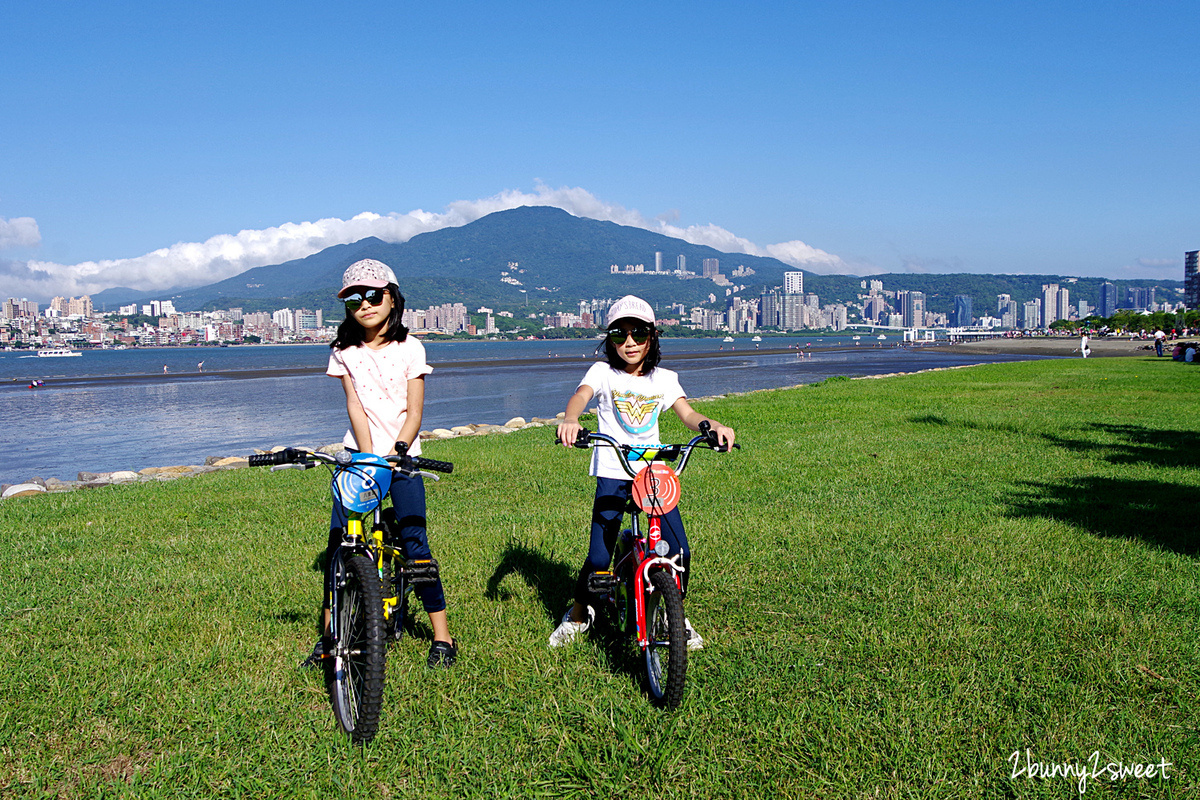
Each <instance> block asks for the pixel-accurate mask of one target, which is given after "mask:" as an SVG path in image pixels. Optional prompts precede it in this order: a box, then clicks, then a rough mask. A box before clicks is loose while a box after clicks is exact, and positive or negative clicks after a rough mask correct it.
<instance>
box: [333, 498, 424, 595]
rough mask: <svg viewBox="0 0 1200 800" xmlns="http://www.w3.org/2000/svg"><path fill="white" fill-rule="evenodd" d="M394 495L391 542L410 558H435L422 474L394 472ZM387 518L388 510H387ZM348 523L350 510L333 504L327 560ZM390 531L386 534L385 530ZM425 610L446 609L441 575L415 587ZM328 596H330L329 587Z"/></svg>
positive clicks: (389, 541) (340, 540) (340, 539)
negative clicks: (426, 515)
mask: <svg viewBox="0 0 1200 800" xmlns="http://www.w3.org/2000/svg"><path fill="white" fill-rule="evenodd" d="M388 494H389V495H391V498H392V509H393V510H394V511H395V513H396V523H397V524H396V525H395V526H394V527H393V528H392V531H393V536H394V537H395V538H398V539H399V542H396V541H395V540H394V539H393V538H391V537H389V539H388V543H389V544H391V545H392V546H393V547H395V546H397V545H398V546H399V549H400V550H401V551H402V552H403V553H404V557H405V558H407V559H410V560H411V559H425V558H433V554H432V553H430V552H429V538H428V537H427V536H426V533H425V481H424V480H423V479H422V478H421V476H420V475H412V476H407V477H406V476H403V475H394V476H393V478H392V488H391V489H390V490H389V491H388ZM385 519H386V514H385ZM345 527H346V512H345V510H344V509H343V508H342V507H341V505H340V504H338V503H334V504H333V513H332V514H331V515H330V519H329V544H328V545H327V546H326V548H325V563H326V564H328V563H329V560H330V559H331V558H333V551H334V550H335V549H336V548H337V546H338V545H339V544H341V542H342V530H343V529H344V528H345ZM385 535H386V534H385ZM413 588H414V591H415V592H416V595H417V597H419V598H421V605H422V607H424V609H425V611H427V612H428V613H430V614H433V613H435V612H437V611H444V610H445V609H446V594H445V592H443V591H442V579H441V577H440V576H439V577H438V579H437V582H436V583H429V584H425V585H422V586H416V587H413ZM325 596H326V598H328V597H329V592H328V587H326V594H325Z"/></svg>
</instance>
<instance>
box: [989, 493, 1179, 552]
mask: <svg viewBox="0 0 1200 800" xmlns="http://www.w3.org/2000/svg"><path fill="white" fill-rule="evenodd" d="M1007 502H1008V505H1009V511H1008V516H1009V517H1014V518H1020V517H1043V518H1049V519H1056V520H1060V521H1062V522H1066V523H1069V524H1071V525H1076V526H1079V527H1081V528H1084V529H1086V530H1088V531H1090V532H1091V533H1093V534H1095V535H1096V536H1102V537H1106V538H1118V539H1136V540H1139V541H1142V542H1145V543H1146V544H1148V545H1151V546H1153V547H1158V548H1162V549H1164V550H1170V551H1172V552H1175V553H1181V554H1183V555H1187V556H1192V557H1195V556H1197V555H1200V534H1198V533H1197V531H1198V529H1200V524H1198V523H1200V512H1198V511H1197V509H1200V489H1198V488H1196V487H1194V486H1182V485H1178V484H1171V483H1163V482H1159V481H1135V480H1124V479H1117V478H1100V477H1085V478H1077V479H1073V480H1068V481H1062V482H1058V483H1039V482H1035V481H1023V482H1021V483H1018V484H1017V487H1016V490H1015V492H1014V494H1013V495H1012V497H1010V498H1009V500H1008V501H1007Z"/></svg>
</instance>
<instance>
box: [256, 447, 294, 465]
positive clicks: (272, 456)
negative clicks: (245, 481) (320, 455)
mask: <svg viewBox="0 0 1200 800" xmlns="http://www.w3.org/2000/svg"><path fill="white" fill-rule="evenodd" d="M303 457H304V453H303V452H302V451H300V450H296V449H294V448H291V447H289V448H287V449H285V450H280V451H279V452H278V453H255V454H254V455H252V456H250V458H248V459H246V461H247V462H248V463H249V465H250V466H252V467H273V466H275V465H276V464H291V463H294V462H296V461H299V460H300V459H301V458H303Z"/></svg>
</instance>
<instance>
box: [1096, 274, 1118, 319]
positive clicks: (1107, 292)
mask: <svg viewBox="0 0 1200 800" xmlns="http://www.w3.org/2000/svg"><path fill="white" fill-rule="evenodd" d="M1099 313H1100V316H1102V317H1104V318H1105V319H1107V318H1108V317H1111V316H1112V315H1113V314H1115V313H1117V287H1116V285H1115V284H1113V283H1111V282H1109V281H1105V282H1104V283H1102V284H1101V285H1100V309H1099Z"/></svg>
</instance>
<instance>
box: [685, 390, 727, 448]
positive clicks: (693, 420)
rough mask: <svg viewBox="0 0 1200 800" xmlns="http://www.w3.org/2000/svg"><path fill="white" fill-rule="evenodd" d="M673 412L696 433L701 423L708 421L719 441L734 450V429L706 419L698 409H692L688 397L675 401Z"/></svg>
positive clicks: (710, 418) (709, 418) (708, 418)
mask: <svg viewBox="0 0 1200 800" xmlns="http://www.w3.org/2000/svg"><path fill="white" fill-rule="evenodd" d="M671 410H672V411H674V412H675V414H676V415H677V416H678V417H679V421H680V422H682V423H683V424H684V425H686V426H687V427H688V428H690V429H691V430H694V431H699V430H700V423H701V422H704V421H705V420H708V424H709V425H711V426H712V429H713V431H715V432H716V434H717V441H718V442H720V443H721V444H723V445H725V449H726V450H732V449H733V441H734V437H735V434H734V432H733V428H727V427H725V426H724V425H722V424H721V423H719V422H717V421H716V420H715V419H713V418H712V417H706V416H704V415H703V414H701V413H700V412H699V411H697V410H696V409H694V408H692V406H691V404H690V403H689V402H688V401H687V398H686V397H681V398H679V399H678V400H676V401H675V405H673V406H671Z"/></svg>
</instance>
